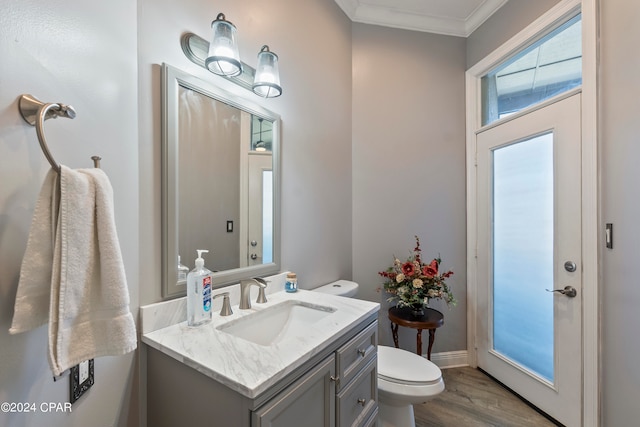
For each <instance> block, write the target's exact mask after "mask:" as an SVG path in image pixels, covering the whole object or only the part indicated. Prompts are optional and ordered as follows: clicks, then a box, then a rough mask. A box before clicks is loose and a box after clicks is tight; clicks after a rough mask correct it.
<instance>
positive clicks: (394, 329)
mask: <svg viewBox="0 0 640 427" xmlns="http://www.w3.org/2000/svg"><path fill="white" fill-rule="evenodd" d="M391 334H392V335H393V344H394V345H395V346H396V348H400V345H399V344H398V325H397V324H395V323H393V322H391Z"/></svg>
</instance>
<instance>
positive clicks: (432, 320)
mask: <svg viewBox="0 0 640 427" xmlns="http://www.w3.org/2000/svg"><path fill="white" fill-rule="evenodd" d="M389 320H391V333H392V334H393V343H394V345H395V346H396V348H398V347H399V345H398V326H404V327H407V328H413V329H417V330H418V333H417V337H416V353H417V354H418V356H422V330H423V329H428V330H429V348H428V349H427V359H429V360H431V348H432V347H433V342H434V341H435V339H436V329H437V328H439V327H440V326H442V325H443V324H444V316H443V315H442V313H440V312H439V311H438V310H434V309H432V308H427V307H425V309H424V314H423V315H422V316H414V315H413V314H411V307H402V308H398V307H391V308H390V309H389Z"/></svg>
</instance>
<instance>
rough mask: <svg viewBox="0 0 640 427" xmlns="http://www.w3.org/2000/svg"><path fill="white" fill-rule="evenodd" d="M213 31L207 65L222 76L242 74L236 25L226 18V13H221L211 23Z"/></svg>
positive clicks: (210, 69)
mask: <svg viewBox="0 0 640 427" xmlns="http://www.w3.org/2000/svg"><path fill="white" fill-rule="evenodd" d="M211 32H212V33H213V35H212V38H211V43H210V44H209V53H208V54H207V59H206V60H205V65H206V67H207V68H208V69H209V71H211V72H212V73H214V74H218V75H220V76H228V77H231V76H238V75H240V74H242V63H241V62H240V54H239V53H238V41H237V38H236V32H237V30H236V26H235V25H233V24H232V23H231V22H229V21H227V20H226V18H225V16H224V13H219V14H218V16H217V17H216V20H215V21H213V22H212V23H211Z"/></svg>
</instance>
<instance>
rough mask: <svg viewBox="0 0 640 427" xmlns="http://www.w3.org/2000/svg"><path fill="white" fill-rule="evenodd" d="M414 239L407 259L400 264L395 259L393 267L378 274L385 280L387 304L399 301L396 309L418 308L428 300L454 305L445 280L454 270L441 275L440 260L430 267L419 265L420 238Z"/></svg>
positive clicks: (453, 299) (427, 302) (420, 263)
mask: <svg viewBox="0 0 640 427" xmlns="http://www.w3.org/2000/svg"><path fill="white" fill-rule="evenodd" d="M415 237H416V247H415V248H414V249H413V253H412V254H411V255H410V256H409V258H408V259H407V260H406V261H405V262H402V261H400V260H399V259H398V258H396V257H395V256H394V261H393V266H391V267H389V268H388V269H387V270H386V271H381V272H379V273H378V274H379V275H380V276H382V277H384V278H386V279H387V280H386V282H385V283H384V289H385V291H387V292H388V293H389V294H391V295H392V296H391V297H390V298H389V299H388V301H398V303H397V306H398V307H405V306H408V307H412V308H414V309H417V308H421V307H423V306H426V305H428V304H429V300H430V299H444V300H445V301H446V303H447V305H453V306H455V305H456V299H455V298H454V296H453V293H452V292H451V288H449V286H448V285H447V283H445V279H447V278H448V277H450V276H451V275H452V274H453V271H447V272H445V273H440V272H439V268H440V262H441V260H440V257H438V258H434V259H433V261H431V262H430V263H429V264H425V263H423V262H422V257H421V252H422V250H421V249H420V239H419V238H418V236H415Z"/></svg>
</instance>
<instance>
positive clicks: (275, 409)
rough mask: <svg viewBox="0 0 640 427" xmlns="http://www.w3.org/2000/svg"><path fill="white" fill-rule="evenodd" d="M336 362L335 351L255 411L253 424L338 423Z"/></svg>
mask: <svg viewBox="0 0 640 427" xmlns="http://www.w3.org/2000/svg"><path fill="white" fill-rule="evenodd" d="M335 365H336V364H335V356H334V355H333V354H332V355H331V356H329V357H327V358H326V359H324V360H323V361H322V362H321V363H319V364H318V365H317V366H316V367H314V368H313V369H312V370H310V371H309V372H307V373H306V374H305V375H304V376H303V377H302V378H300V379H299V380H297V381H296V382H295V383H293V384H292V385H291V386H289V387H288V388H286V389H285V390H284V391H282V392H281V393H280V394H278V395H277V396H275V397H274V398H273V399H271V400H269V401H268V402H267V403H265V404H264V405H263V406H261V407H260V408H259V409H258V410H256V411H254V412H253V413H252V415H251V426H252V427H300V426H301V425H304V426H305V427H335V417H336V416H335V392H336V389H335V382H334V381H333V380H332V377H333V378H335V373H336V371H335Z"/></svg>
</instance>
